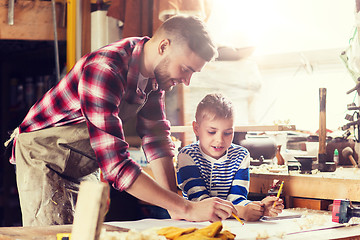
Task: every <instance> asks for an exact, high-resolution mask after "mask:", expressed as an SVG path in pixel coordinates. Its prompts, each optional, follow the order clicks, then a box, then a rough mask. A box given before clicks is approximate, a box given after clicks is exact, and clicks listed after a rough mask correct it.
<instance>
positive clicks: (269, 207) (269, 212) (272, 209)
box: [261, 196, 284, 217]
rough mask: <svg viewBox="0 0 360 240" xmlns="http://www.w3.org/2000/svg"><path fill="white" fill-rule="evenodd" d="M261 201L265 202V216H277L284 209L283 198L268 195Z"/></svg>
mask: <svg viewBox="0 0 360 240" xmlns="http://www.w3.org/2000/svg"><path fill="white" fill-rule="evenodd" d="M261 202H262V203H263V204H264V209H265V210H264V216H270V217H276V216H277V215H279V214H280V213H281V212H282V210H283V209H284V204H283V200H282V199H281V198H278V197H274V196H268V197H266V198H264V199H263V200H261ZM274 203H275V206H274Z"/></svg>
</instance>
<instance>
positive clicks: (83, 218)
mask: <svg viewBox="0 0 360 240" xmlns="http://www.w3.org/2000/svg"><path fill="white" fill-rule="evenodd" d="M109 191H110V190H109V184H107V183H103V182H89V181H84V182H81V184H80V190H79V195H78V198H77V202H76V208H75V216H74V224H73V228H72V232H71V239H73V240H98V239H99V236H100V231H101V226H102V223H103V221H104V217H105V213H106V209H107V198H108V196H109V193H110V192H109Z"/></svg>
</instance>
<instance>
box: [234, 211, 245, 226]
mask: <svg viewBox="0 0 360 240" xmlns="http://www.w3.org/2000/svg"><path fill="white" fill-rule="evenodd" d="M232 215H233V217H234V218H235V219H236V220H238V221H239V222H240V223H241V224H242V225H244V222H243V221H241V219H240V218H239V217H238V216H236V215H235V213H232Z"/></svg>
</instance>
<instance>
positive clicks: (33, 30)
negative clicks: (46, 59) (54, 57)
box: [0, 0, 66, 41]
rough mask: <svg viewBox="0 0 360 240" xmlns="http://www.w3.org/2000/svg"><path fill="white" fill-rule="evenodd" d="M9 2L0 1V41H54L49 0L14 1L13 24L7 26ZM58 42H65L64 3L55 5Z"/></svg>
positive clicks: (60, 2)
mask: <svg viewBox="0 0 360 240" xmlns="http://www.w3.org/2000/svg"><path fill="white" fill-rule="evenodd" d="M8 6H9V0H0V39H4V40H5V39H6V40H44V41H47V40H54V25H53V15H52V12H53V11H52V3H51V1H50V0H47V1H44V0H43V1H41V0H16V1H15V4H14V24H13V25H9V24H8ZM55 8H56V18H57V21H56V23H57V37H58V40H66V26H65V23H66V1H64V2H62V1H59V0H57V2H56V4H55Z"/></svg>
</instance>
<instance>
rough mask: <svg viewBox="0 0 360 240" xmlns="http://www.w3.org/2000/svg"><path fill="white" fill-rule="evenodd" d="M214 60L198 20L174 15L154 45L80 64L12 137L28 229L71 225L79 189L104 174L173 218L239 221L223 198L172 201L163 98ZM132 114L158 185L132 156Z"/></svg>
mask: <svg viewBox="0 0 360 240" xmlns="http://www.w3.org/2000/svg"><path fill="white" fill-rule="evenodd" d="M215 53H216V50H215V46H214V44H213V42H212V40H211V38H210V37H209V35H208V32H207V31H206V28H205V26H204V24H203V23H202V22H201V21H200V20H198V19H197V18H194V17H183V16H176V17H173V18H171V19H169V20H167V21H166V22H164V23H163V25H162V26H160V27H159V29H158V30H157V32H156V33H155V34H154V36H153V37H152V38H151V39H150V38H148V37H143V38H127V39H123V40H120V41H118V42H115V43H113V44H110V45H108V46H105V47H104V48H101V49H99V50H97V51H95V52H93V53H90V54H88V55H86V56H84V57H83V58H81V59H80V60H79V61H78V62H77V63H76V64H75V66H74V67H73V69H72V70H71V71H70V72H69V73H68V74H67V75H66V76H65V77H64V78H63V79H62V80H61V81H60V82H59V83H58V84H57V85H56V86H55V87H54V88H52V89H51V90H49V92H47V93H46V94H45V95H44V96H43V98H42V99H41V100H40V101H38V102H37V103H36V104H35V105H34V106H33V107H32V108H31V109H30V111H29V113H28V114H27V116H26V117H25V119H24V120H23V122H22V123H21V124H20V126H19V128H18V130H17V131H15V133H14V135H15V139H14V146H15V147H14V149H13V152H14V154H13V156H12V158H11V162H12V163H15V157H16V169H17V174H16V175H17V185H18V190H19V197H20V204H21V210H22V215H23V225H24V226H30V225H33V226H35V225H51V224H68V223H72V220H73V214H74V204H75V201H76V196H77V191H78V187H79V183H80V182H81V181H84V180H98V179H99V171H98V169H99V167H100V169H101V172H102V174H103V177H104V178H105V179H106V180H107V181H108V182H109V183H110V184H111V185H112V186H113V187H114V188H115V189H118V190H120V191H127V192H128V193H130V194H131V195H133V196H135V197H137V198H139V199H142V200H144V201H146V202H149V203H151V204H154V205H158V206H160V207H163V208H165V209H167V210H168V211H169V213H170V216H171V217H172V218H174V219H185V220H189V221H207V220H208V221H218V220H221V219H225V218H227V217H229V216H230V215H231V213H232V212H234V213H236V210H235V208H234V206H233V205H232V204H231V203H230V202H228V201H225V200H221V199H218V198H210V199H208V200H206V201H202V202H199V203H195V202H189V201H187V200H185V199H183V198H181V197H180V196H178V195H177V194H176V193H175V191H176V186H175V174H174V167H173V164H172V158H173V156H174V153H173V150H174V145H173V143H172V141H171V139H170V125H169V122H168V121H167V120H166V116H165V113H164V91H168V90H171V89H172V88H173V86H175V85H176V84H180V83H183V84H185V85H189V83H190V78H191V76H192V74H193V73H194V72H200V71H201V69H202V68H203V67H204V65H205V64H206V62H208V61H210V60H211V59H212V58H213V57H214V55H215ZM134 115H136V119H137V123H136V125H137V126H136V128H137V132H138V134H139V136H140V137H141V138H142V147H143V149H144V152H145V154H146V157H147V160H148V161H149V162H150V166H151V168H152V170H153V172H154V175H155V178H156V180H157V182H155V181H154V180H153V179H152V178H151V177H149V176H148V175H147V174H146V173H144V172H143V171H142V169H141V168H140V166H139V165H137V164H136V163H135V162H134V161H133V160H132V159H131V158H130V157H131V156H130V155H129V152H128V151H127V149H128V144H127V142H126V141H125V138H124V132H123V123H125V122H126V121H127V120H128V119H130V118H131V117H132V116H134ZM17 132H18V133H19V135H17V134H16V133H17Z"/></svg>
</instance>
